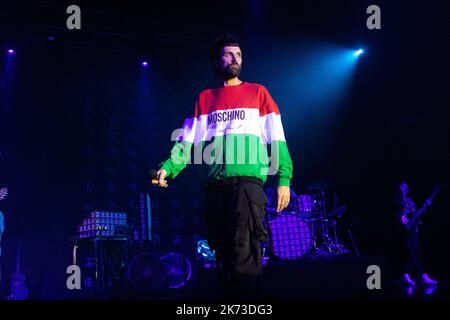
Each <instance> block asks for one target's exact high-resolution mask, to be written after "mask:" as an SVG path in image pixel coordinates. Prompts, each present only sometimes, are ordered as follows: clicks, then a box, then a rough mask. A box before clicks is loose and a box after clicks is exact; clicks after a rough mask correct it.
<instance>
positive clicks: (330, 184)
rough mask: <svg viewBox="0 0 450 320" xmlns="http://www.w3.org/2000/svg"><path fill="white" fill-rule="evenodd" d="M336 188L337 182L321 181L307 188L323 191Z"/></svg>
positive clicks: (312, 183)
mask: <svg viewBox="0 0 450 320" xmlns="http://www.w3.org/2000/svg"><path fill="white" fill-rule="evenodd" d="M334 186H336V182H334V181H332V180H319V181H315V182H311V183H309V184H308V185H307V186H306V188H307V189H309V190H322V189H329V188H333V187H334Z"/></svg>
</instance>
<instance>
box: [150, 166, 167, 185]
mask: <svg viewBox="0 0 450 320" xmlns="http://www.w3.org/2000/svg"><path fill="white" fill-rule="evenodd" d="M148 176H149V177H150V180H151V182H152V184H153V185H156V186H158V187H162V188H167V187H168V186H169V184H168V183H167V180H164V183H165V184H164V185H162V186H160V185H159V177H158V172H157V171H156V170H154V169H152V170H149V171H148Z"/></svg>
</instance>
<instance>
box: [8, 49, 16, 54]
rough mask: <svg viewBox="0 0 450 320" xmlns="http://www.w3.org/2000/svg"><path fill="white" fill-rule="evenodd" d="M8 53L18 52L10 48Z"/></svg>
mask: <svg viewBox="0 0 450 320" xmlns="http://www.w3.org/2000/svg"><path fill="white" fill-rule="evenodd" d="M8 53H9V54H14V53H16V52H15V51H14V49H8Z"/></svg>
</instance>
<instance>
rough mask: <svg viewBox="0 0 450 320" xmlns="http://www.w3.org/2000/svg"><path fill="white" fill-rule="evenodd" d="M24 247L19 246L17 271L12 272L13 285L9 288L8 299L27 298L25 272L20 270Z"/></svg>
mask: <svg viewBox="0 0 450 320" xmlns="http://www.w3.org/2000/svg"><path fill="white" fill-rule="evenodd" d="M21 249H22V247H21V246H20V245H19V246H18V247H17V257H16V272H14V273H13V274H11V285H10V288H9V290H10V291H9V296H8V300H26V299H27V298H28V289H27V287H26V285H25V274H23V273H22V272H20V252H21Z"/></svg>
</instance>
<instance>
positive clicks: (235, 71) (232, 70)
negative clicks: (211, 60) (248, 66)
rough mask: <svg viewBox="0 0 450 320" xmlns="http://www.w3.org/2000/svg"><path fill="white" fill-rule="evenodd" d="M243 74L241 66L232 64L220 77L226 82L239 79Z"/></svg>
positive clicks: (222, 71) (223, 70) (221, 72)
mask: <svg viewBox="0 0 450 320" xmlns="http://www.w3.org/2000/svg"><path fill="white" fill-rule="evenodd" d="M240 74H241V66H240V65H238V64H237V63H233V64H230V65H229V66H227V67H226V68H225V69H222V70H221V71H220V75H221V76H222V78H223V79H224V80H229V79H232V78H236V77H239V75H240Z"/></svg>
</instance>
